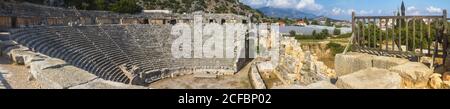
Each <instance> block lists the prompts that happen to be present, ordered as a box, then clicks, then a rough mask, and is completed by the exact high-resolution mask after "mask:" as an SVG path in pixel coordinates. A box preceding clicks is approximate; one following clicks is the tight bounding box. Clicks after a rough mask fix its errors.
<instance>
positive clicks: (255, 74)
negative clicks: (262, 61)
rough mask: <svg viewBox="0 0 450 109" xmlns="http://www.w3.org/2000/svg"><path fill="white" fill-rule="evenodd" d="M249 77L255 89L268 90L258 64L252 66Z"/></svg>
mask: <svg viewBox="0 0 450 109" xmlns="http://www.w3.org/2000/svg"><path fill="white" fill-rule="evenodd" d="M248 75H249V79H250V83H251V84H252V86H253V89H266V85H265V84H264V81H263V79H262V77H261V75H260V72H259V69H258V66H256V64H252V65H251V68H250V70H249V74H248Z"/></svg>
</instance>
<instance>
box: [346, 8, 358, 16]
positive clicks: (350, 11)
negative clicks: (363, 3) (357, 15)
mask: <svg viewBox="0 0 450 109" xmlns="http://www.w3.org/2000/svg"><path fill="white" fill-rule="evenodd" d="M352 12H356V10H355V9H348V10H347V14H348V15H352Z"/></svg>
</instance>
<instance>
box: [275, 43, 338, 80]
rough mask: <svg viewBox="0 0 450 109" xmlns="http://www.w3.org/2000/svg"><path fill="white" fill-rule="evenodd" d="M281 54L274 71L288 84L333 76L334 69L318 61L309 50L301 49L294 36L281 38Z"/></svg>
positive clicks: (326, 78) (327, 78)
mask: <svg viewBox="0 0 450 109" xmlns="http://www.w3.org/2000/svg"><path fill="white" fill-rule="evenodd" d="M281 49H282V50H281V51H282V54H281V59H280V64H279V65H278V67H277V69H276V71H277V72H279V73H280V74H281V75H283V78H284V79H286V80H287V81H289V83H288V84H301V85H308V84H311V83H315V82H318V81H322V80H329V79H330V78H331V77H333V76H334V70H333V69H330V68H328V67H327V66H326V65H325V64H324V63H323V62H321V61H318V59H317V56H315V55H314V54H313V53H311V52H310V51H303V50H302V48H301V45H300V43H299V42H298V41H297V40H296V39H294V38H284V39H283V40H282V48H281Z"/></svg>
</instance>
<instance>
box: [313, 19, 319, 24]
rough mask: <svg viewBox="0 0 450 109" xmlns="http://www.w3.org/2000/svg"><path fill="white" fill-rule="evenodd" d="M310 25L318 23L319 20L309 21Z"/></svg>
mask: <svg viewBox="0 0 450 109" xmlns="http://www.w3.org/2000/svg"><path fill="white" fill-rule="evenodd" d="M311 25H319V22H318V21H317V20H313V21H312V22H311Z"/></svg>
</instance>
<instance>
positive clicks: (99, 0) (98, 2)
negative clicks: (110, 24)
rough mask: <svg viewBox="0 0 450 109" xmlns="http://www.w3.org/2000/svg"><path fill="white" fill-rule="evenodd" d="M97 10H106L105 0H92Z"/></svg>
mask: <svg viewBox="0 0 450 109" xmlns="http://www.w3.org/2000/svg"><path fill="white" fill-rule="evenodd" d="M94 3H95V6H96V7H97V10H107V6H106V3H105V0H95V1H94Z"/></svg>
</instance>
